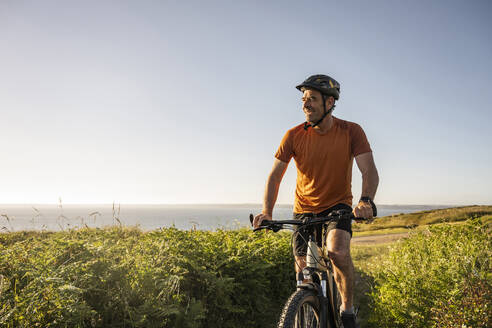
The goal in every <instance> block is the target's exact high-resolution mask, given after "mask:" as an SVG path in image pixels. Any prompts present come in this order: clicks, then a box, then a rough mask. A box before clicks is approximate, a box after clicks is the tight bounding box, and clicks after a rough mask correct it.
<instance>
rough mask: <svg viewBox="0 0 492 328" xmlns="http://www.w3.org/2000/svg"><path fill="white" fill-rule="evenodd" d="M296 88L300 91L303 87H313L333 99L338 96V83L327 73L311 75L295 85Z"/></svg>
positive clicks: (336, 98)
mask: <svg viewBox="0 0 492 328" xmlns="http://www.w3.org/2000/svg"><path fill="white" fill-rule="evenodd" d="M296 88H297V90H299V91H301V92H303V91H304V90H303V89H314V90H317V91H319V92H321V94H324V95H326V96H328V97H329V96H332V97H333V98H335V100H338V98H340V83H338V82H337V81H336V80H335V79H332V78H331V77H329V76H328V75H322V74H317V75H312V76H310V77H308V78H307V79H306V80H304V82H302V83H301V84H299V85H298V86H296Z"/></svg>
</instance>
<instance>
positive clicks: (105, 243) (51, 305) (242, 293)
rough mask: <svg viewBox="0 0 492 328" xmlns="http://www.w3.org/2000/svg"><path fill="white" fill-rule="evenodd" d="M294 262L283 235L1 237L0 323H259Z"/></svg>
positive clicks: (266, 320)
mask: <svg viewBox="0 0 492 328" xmlns="http://www.w3.org/2000/svg"><path fill="white" fill-rule="evenodd" d="M292 268H293V260H292V256H291V249H290V236H289V235H288V234H282V233H281V234H273V233H258V234H253V233H252V232H251V231H249V230H246V229H242V230H236V231H216V232H206V231H180V230H177V229H173V228H170V229H163V230H160V231H152V232H148V233H144V232H142V231H140V230H138V229H131V228H112V229H103V230H101V229H83V230H77V231H67V232H57V233H42V232H39V233H35V232H24V233H8V234H0V326H2V327H238V326H242V327H266V326H269V325H272V324H273V322H274V321H275V320H276V318H277V317H278V315H279V312H280V309H281V306H282V303H283V302H284V301H285V299H286V298H287V297H288V295H289V294H290V293H291V291H292V290H293V289H294V283H295V282H294V280H295V279H294V274H293V272H292V271H293V270H292ZM252 313H255V315H254V316H252Z"/></svg>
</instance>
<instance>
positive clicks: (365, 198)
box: [359, 196, 378, 216]
mask: <svg viewBox="0 0 492 328" xmlns="http://www.w3.org/2000/svg"><path fill="white" fill-rule="evenodd" d="M359 202H364V203H369V204H371V207H372V215H373V216H378V209H377V207H376V204H374V202H373V201H372V199H371V197H368V196H362V197H361V198H360V200H359Z"/></svg>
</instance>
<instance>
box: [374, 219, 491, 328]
mask: <svg viewBox="0 0 492 328" xmlns="http://www.w3.org/2000/svg"><path fill="white" fill-rule="evenodd" d="M483 221H484V220H479V219H475V220H470V221H468V222H467V223H466V224H461V225H451V224H448V225H439V226H435V227H431V228H430V229H429V230H428V231H427V232H418V233H414V234H413V235H412V236H411V237H410V238H408V239H404V240H401V241H399V242H398V243H396V244H395V245H394V246H392V247H391V250H390V251H389V254H388V256H384V257H382V258H380V259H379V260H378V261H377V262H376V261H375V262H373V263H372V268H369V270H368V271H369V274H370V275H371V276H372V277H373V279H374V284H373V286H374V287H373V290H372V293H371V302H372V304H371V305H372V313H371V314H370V318H369V323H371V324H372V325H373V326H374V327H388V328H389V327H391V328H393V327H458V328H462V327H490V325H491V324H492V322H490V318H492V308H491V304H492V239H491V238H490V235H491V234H490V233H491V230H490V225H488V224H486V223H484V222H483Z"/></svg>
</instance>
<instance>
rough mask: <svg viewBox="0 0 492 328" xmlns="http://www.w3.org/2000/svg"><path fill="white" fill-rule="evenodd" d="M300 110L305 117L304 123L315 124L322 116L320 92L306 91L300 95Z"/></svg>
mask: <svg viewBox="0 0 492 328" xmlns="http://www.w3.org/2000/svg"><path fill="white" fill-rule="evenodd" d="M302 110H303V111H304V115H306V121H308V122H309V123H315V122H317V121H318V120H320V119H321V117H322V116H323V114H324V112H323V110H324V108H323V97H322V96H321V92H319V91H316V90H310V89H306V90H304V94H303V95H302Z"/></svg>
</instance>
